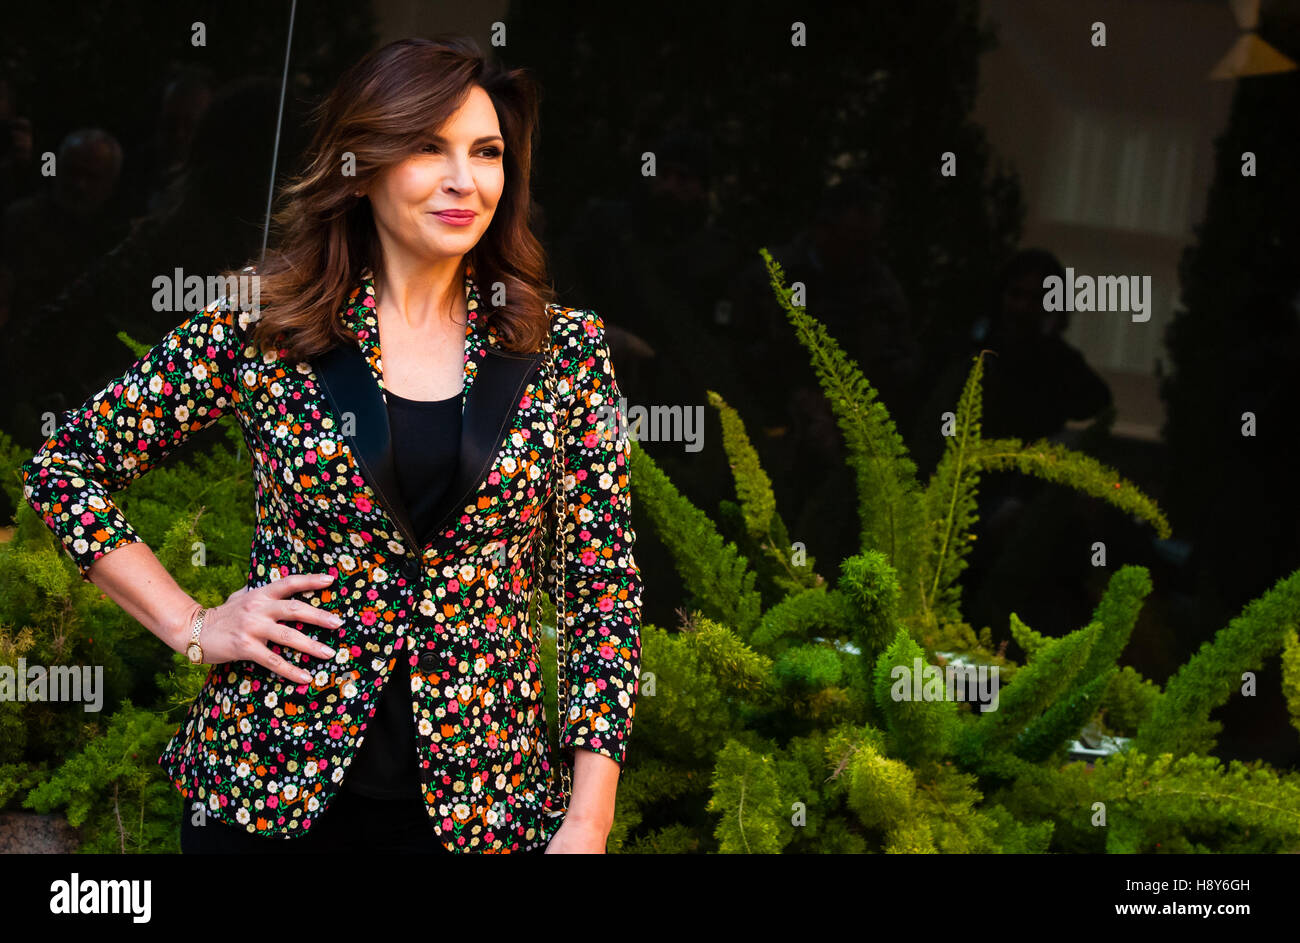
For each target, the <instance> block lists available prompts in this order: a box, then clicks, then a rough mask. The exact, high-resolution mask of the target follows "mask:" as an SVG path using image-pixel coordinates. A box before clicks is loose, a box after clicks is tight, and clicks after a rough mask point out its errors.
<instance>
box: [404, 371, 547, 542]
mask: <svg viewBox="0 0 1300 943" xmlns="http://www.w3.org/2000/svg"><path fill="white" fill-rule="evenodd" d="M484 350H485V352H486V354H487V356H485V357H483V358H482V359H481V360H480V361H479V363H478V372H477V373H476V374H475V376H474V381H473V382H472V383H471V384H470V387H469V392H468V393H467V394H466V396H465V412H464V413H463V415H462V417H461V427H460V460H459V462H458V463H457V467H456V477H455V479H454V480H453V481H452V483H451V485H450V486H449V487H448V488H447V491H446V494H445V495H444V496H443V500H442V502H441V504H440V505H439V508H438V514H437V517H438V525H437V526H436V527H435V528H434V529H433V531H432V532H431V533H429V534H427V535H426V539H425V542H424V546H428V544H429V542H430V541H432V540H433V539H434V538H436V537H437V535H438V534H439V533H441V532H442V531H444V530H446V529H447V526H448V523H449V521H450V519H451V518H452V517H454V516H455V515H457V514H459V513H461V511H462V510H464V507H465V504H466V502H467V501H469V499H470V496H471V495H472V494H473V493H474V492H475V491H477V490H478V487H479V485H481V484H482V483H483V480H484V479H485V478H486V477H487V475H488V472H490V471H491V470H492V465H493V464H494V463H495V461H496V458H497V454H498V453H499V452H500V450H501V443H502V439H503V437H504V436H505V432H506V424H507V423H508V422H509V421H510V418H511V417H512V416H513V415H514V414H515V410H516V409H517V408H518V406H519V399H520V397H521V396H522V394H523V391H524V387H525V386H526V385H527V384H528V382H529V381H530V380H531V379H532V377H533V374H534V373H536V371H537V369H538V367H539V366H541V363H542V360H543V359H544V356H545V355H544V354H543V353H537V354H529V355H520V354H509V353H503V352H501V351H499V350H497V349H496V348H494V347H485V348H484Z"/></svg>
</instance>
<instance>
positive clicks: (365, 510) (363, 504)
mask: <svg viewBox="0 0 1300 943" xmlns="http://www.w3.org/2000/svg"><path fill="white" fill-rule="evenodd" d="M373 507H374V505H372V504H371V503H370V499H369V498H367V497H366V496H365V495H364V494H363V495H360V496H359V497H358V498H357V510H358V511H360V512H361V513H362V514H369V513H370V511H371V509H372V508H373Z"/></svg>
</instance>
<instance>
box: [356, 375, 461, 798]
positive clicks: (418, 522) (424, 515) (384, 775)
mask: <svg viewBox="0 0 1300 943" xmlns="http://www.w3.org/2000/svg"><path fill="white" fill-rule="evenodd" d="M385 396H386V397H387V399H388V423H389V426H390V428H391V430H392V442H393V460H394V462H395V463H396V465H397V482H398V486H399V487H400V488H401V491H402V500H403V501H404V502H406V506H407V507H408V508H409V509H410V513H411V521H412V522H413V523H414V525H415V533H416V534H417V535H419V536H420V539H421V540H426V539H427V538H426V537H425V536H424V535H430V536H431V533H430V532H431V531H432V530H433V528H434V527H435V526H436V525H437V523H438V521H437V519H436V518H435V517H434V515H435V514H436V513H437V510H438V508H439V507H440V505H441V503H442V501H443V499H444V497H445V496H446V495H445V492H446V490H447V486H448V485H449V484H450V483H451V480H452V478H453V477H454V476H455V473H456V463H457V461H458V460H459V458H460V421H461V394H460V393H457V394H456V395H455V396H451V397H448V398H447V399H443V400H433V401H420V400H410V399H405V398H404V397H401V396H397V395H396V394H394V393H392V392H388V391H385ZM407 644H408V645H409V644H410V637H409V636H408V641H407ZM409 654H410V652H409V649H408V648H403V649H402V650H401V651H400V652H398V656H399V657H398V659H397V664H396V666H395V667H394V669H393V675H392V677H390V678H389V679H388V681H387V682H386V683H385V685H384V689H383V691H382V692H380V695H379V707H378V709H377V710H376V711H375V716H374V717H372V718H371V719H370V723H369V724H367V725H366V733H365V742H364V743H363V744H362V745H361V750H360V752H359V753H358V754H357V755H356V756H355V757H354V758H353V760H352V765H351V766H350V767H349V768H348V773H347V776H346V777H345V778H344V780H343V785H344V788H346V789H350V790H351V791H353V792H356V793H359V794H361V795H364V796H371V797H373V798H378V799H410V798H414V799H421V800H422V799H423V795H422V793H421V791H420V776H419V773H418V772H417V770H416V765H415V762H416V760H415V756H416V754H415V742H416V741H415V719H414V716H413V714H412V712H411V684H410V668H409V667H408V665H407V659H408V657H409Z"/></svg>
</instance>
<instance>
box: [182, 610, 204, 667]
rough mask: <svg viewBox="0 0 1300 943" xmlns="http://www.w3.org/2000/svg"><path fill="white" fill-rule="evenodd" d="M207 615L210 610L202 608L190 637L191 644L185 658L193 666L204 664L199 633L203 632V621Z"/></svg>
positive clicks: (186, 650) (195, 619)
mask: <svg viewBox="0 0 1300 943" xmlns="http://www.w3.org/2000/svg"><path fill="white" fill-rule="evenodd" d="M207 614H208V610H206V609H202V608H201V609H199V614H198V615H196V616H195V617H194V631H193V632H192V633H191V635H190V644H189V645H188V646H187V647H186V649H185V657H187V658H188V659H189V660H190V664H192V665H201V664H203V646H202V645H201V644H200V643H199V633H200V632H202V631H203V619H204V617H205V616H206V615H207Z"/></svg>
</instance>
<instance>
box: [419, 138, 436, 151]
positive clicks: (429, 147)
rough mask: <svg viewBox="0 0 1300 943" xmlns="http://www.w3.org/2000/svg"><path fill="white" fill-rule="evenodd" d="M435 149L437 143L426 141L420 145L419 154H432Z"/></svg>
mask: <svg viewBox="0 0 1300 943" xmlns="http://www.w3.org/2000/svg"><path fill="white" fill-rule="evenodd" d="M437 149H438V145H437V144H434V143H433V142H432V141H428V142H426V143H424V144H421V145H420V153H421V154H432V153H433V152H434V151H436V150H437Z"/></svg>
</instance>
